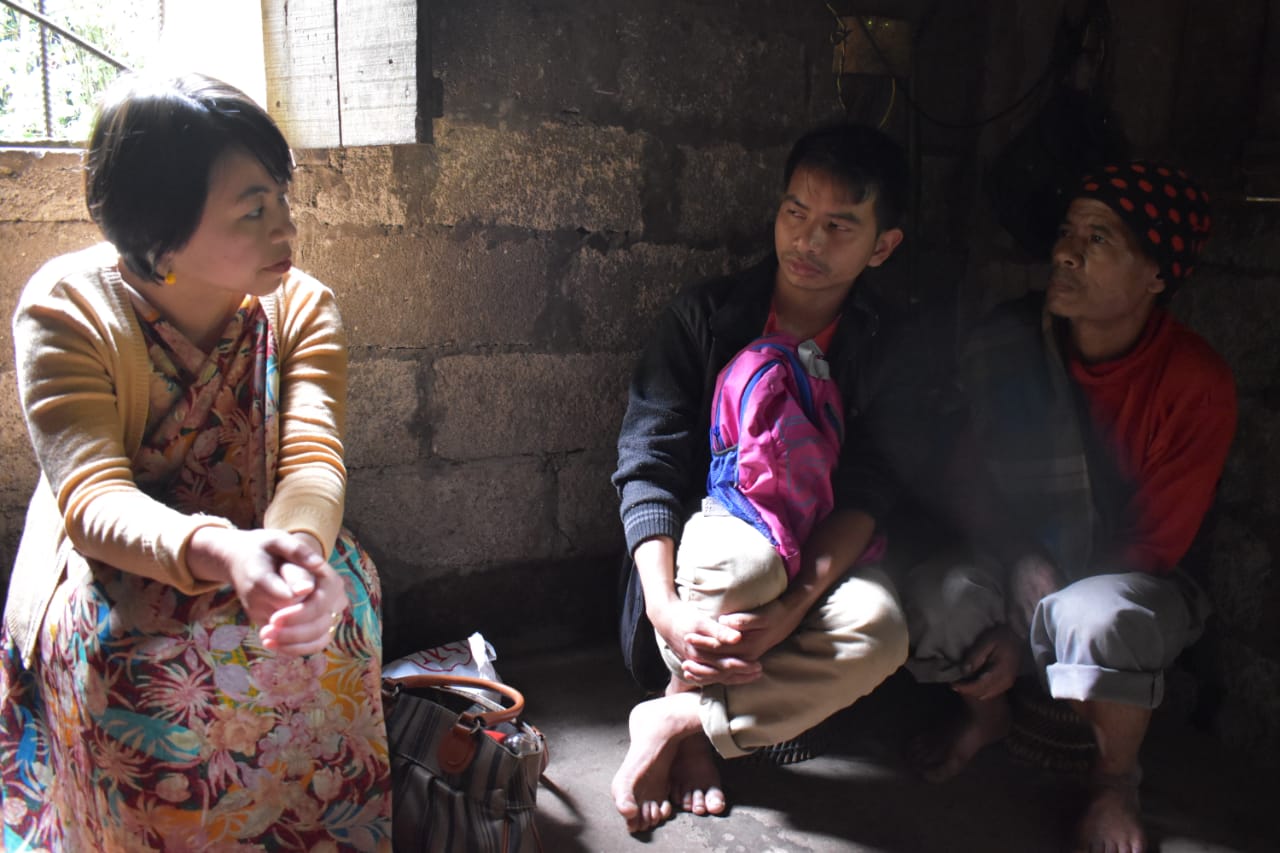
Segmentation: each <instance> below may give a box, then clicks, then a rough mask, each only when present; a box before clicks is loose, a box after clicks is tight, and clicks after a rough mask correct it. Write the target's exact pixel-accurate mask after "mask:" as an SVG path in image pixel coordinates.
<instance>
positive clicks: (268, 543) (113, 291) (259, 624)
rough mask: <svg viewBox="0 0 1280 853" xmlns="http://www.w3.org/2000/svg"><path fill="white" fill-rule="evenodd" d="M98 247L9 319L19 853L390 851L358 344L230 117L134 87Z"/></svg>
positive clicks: (249, 120)
mask: <svg viewBox="0 0 1280 853" xmlns="http://www.w3.org/2000/svg"><path fill="white" fill-rule="evenodd" d="M85 163H86V181H85V186H86V196H87V201H88V204H89V209H90V213H91V215H92V217H93V220H94V222H96V223H97V224H98V226H99V228H100V229H101V230H102V232H103V235H104V236H105V237H106V238H107V241H108V242H106V243H102V244H100V245H98V246H95V247H93V248H90V249H87V250H84V251H81V252H76V253H73V254H70V255H65V256H62V257H60V258H57V259H55V260H53V261H51V262H49V263H48V264H46V265H45V266H44V267H43V268H42V269H41V270H40V271H39V272H37V273H36V275H35V276H34V277H33V278H32V279H31V281H30V282H29V283H28V284H27V286H26V288H25V289H24V291H23V294H22V297H21V300H20V302H19V305H18V309H17V311H16V313H15V316H14V321H13V332H14V346H15V349H16V354H17V359H16V372H17V377H18V386H19V392H20V397H21V404H22V411H23V416H24V418H25V420H26V423H27V427H28V430H29V432H30V435H31V441H32V446H33V448H34V450H35V454H36V458H37V461H38V463H39V466H40V471H41V478H40V482H39V484H38V485H37V486H36V491H35V494H34V496H33V497H32V500H31V505H30V507H29V509H28V514H27V522H26V526H25V527H24V530H23V537H22V543H21V545H20V547H19V552H18V557H17V560H16V562H15V566H14V570H13V575H12V578H11V581H10V587H9V597H8V601H7V602H6V606H5V619H4V628H3V634H2V635H0V656H2V657H0V696H2V697H3V704H2V705H0V749H2V750H3V753H4V754H5V755H6V756H8V758H7V759H6V762H5V763H4V766H3V767H0V789H2V790H3V795H4V804H3V807H4V816H5V846H6V848H10V849H12V848H21V849H68V850H117V849H121V850H123V849H130V850H136V849H160V848H165V849H179V848H180V849H193V850H194V849H201V850H205V849H209V850H212V849H218V850H222V849H233V848H234V849H305V850H335V851H336V850H338V849H358V850H389V849H390V811H391V804H390V770H389V764H388V758H387V742H386V732H385V727H384V723H383V715H382V705H381V698H380V691H379V684H380V669H379V659H380V655H381V624H380V612H379V611H380V590H379V585H378V576H377V573H376V570H375V568H374V566H373V563H372V561H371V560H370V559H369V558H368V555H367V554H366V553H365V552H364V551H363V550H362V549H361V548H360V546H359V545H358V544H357V543H356V542H355V540H354V539H353V538H352V537H351V535H350V534H349V533H348V532H347V531H346V530H345V529H343V528H342V511H343V502H344V493H345V485H346V470H345V467H344V465H343V460H342V453H343V447H342V439H341V431H342V422H343V415H344V409H345V396H346V357H347V352H346V342H345V339H344V336H343V332H342V324H341V319H340V316H339V314H338V310H337V306H336V304H335V301H334V297H333V293H332V292H331V291H330V290H329V289H328V288H327V287H325V286H324V285H322V284H321V283H320V282H318V281H316V280H315V279H313V278H311V277H310V276H308V275H306V274H305V273H302V272H300V271H299V270H297V269H294V268H293V267H292V241H293V239H294V237H295V236H296V234H297V230H296V228H295V227H294V225H293V221H292V218H291V215H290V212H289V203H288V196H287V190H288V186H289V181H290V178H291V176H292V170H293V163H292V158H291V155H290V152H289V148H288V145H287V143H286V142H285V140H284V137H283V136H282V135H281V134H280V131H279V130H278V129H277V128H276V126H275V124H274V122H272V120H271V118H270V117H269V116H268V115H267V114H266V113H265V112H264V111H263V110H262V109H261V108H260V107H258V106H257V105H256V104H255V103H254V102H253V101H252V100H251V99H249V98H248V96H246V95H245V94H244V93H242V92H240V91H239V90H237V89H235V88H233V87H231V86H228V85H226V84H224V83H221V82H219V81H216V80H213V79H210V78H207V77H202V76H199V75H190V76H186V77H182V78H179V79H174V80H164V81H155V80H151V81H148V80H145V79H143V78H137V77H126V78H124V79H122V80H121V81H119V82H118V83H117V84H116V85H115V86H114V87H113V88H112V89H111V91H110V92H109V93H108V95H107V97H106V99H105V100H104V103H103V105H102V107H101V109H100V111H99V115H98V118H97V121H96V123H95V126H94V130H93V134H92V137H91V139H90V144H89V150H88V152H87V154H86V158H85Z"/></svg>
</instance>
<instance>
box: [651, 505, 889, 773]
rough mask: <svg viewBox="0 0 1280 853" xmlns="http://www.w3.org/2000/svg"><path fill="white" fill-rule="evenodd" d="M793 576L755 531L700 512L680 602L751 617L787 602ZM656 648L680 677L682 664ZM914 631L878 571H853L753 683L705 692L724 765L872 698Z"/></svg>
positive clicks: (691, 525) (707, 725)
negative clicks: (789, 576) (777, 602)
mask: <svg viewBox="0 0 1280 853" xmlns="http://www.w3.org/2000/svg"><path fill="white" fill-rule="evenodd" d="M786 587H787V574H786V569H785V568H784V567H783V564H782V560H781V559H780V558H779V557H778V554H777V551H776V550H774V548H773V546H772V545H770V544H769V542H768V540H766V539H765V538H764V537H763V536H761V535H760V534H759V533H757V532H756V531H755V530H754V529H753V528H752V527H751V525H749V524H747V523H746V522H743V521H739V520H738V519H736V518H734V517H733V516H730V515H718V514H705V513H697V514H695V515H694V516H693V518H691V519H690V520H689V522H688V523H687V524H686V525H685V530H684V536H683V537H682V538H681V542H680V548H679V550H678V551H677V555H676V588H677V591H678V592H679V594H680V596H681V597H682V598H684V599H685V600H687V601H692V602H694V603H695V604H696V605H697V606H698V607H699V608H700V609H702V610H704V611H706V612H707V613H709V614H711V615H713V616H719V615H721V614H724V613H736V612H742V611H746V610H753V609H755V608H757V607H759V606H761V605H762V604H765V603H767V602H769V601H772V600H773V599H775V598H777V597H778V596H779V595H781V594H782V593H783V592H784V591H785V590H786ZM658 644H659V646H660V647H662V649H663V657H664V659H666V661H667V665H668V667H670V668H671V670H672V672H673V673H679V671H680V661H679V660H678V659H677V658H676V657H675V655H674V654H673V653H672V652H671V650H670V649H668V648H666V646H665V644H664V643H663V642H662V638H661V637H658ZM906 656H907V630H906V621H905V620H904V619H903V616H902V610H901V608H900V607H899V605H898V598H897V593H896V591H895V590H894V587H893V583H892V582H891V581H890V580H889V577H888V575H886V574H885V573H884V571H882V570H881V568H880V567H879V565H877V564H874V563H872V564H868V565H859V566H855V567H854V568H853V569H851V570H850V571H849V573H848V574H846V575H845V577H844V578H842V579H841V580H839V581H837V582H836V583H835V584H834V585H833V586H832V587H831V589H829V590H828V591H827V593H826V595H824V596H823V597H822V598H821V599H819V600H818V603H817V604H815V605H814V606H813V608H811V609H810V610H809V612H808V613H807V614H805V617H804V620H803V621H802V622H801V623H800V626H799V627H798V628H797V629H796V630H795V632H794V633H793V634H792V635H791V636H790V637H788V638H787V639H786V640H784V641H783V642H781V643H779V644H778V645H777V646H775V647H774V648H772V649H770V650H769V651H768V652H766V653H765V654H764V655H763V656H762V657H761V658H760V664H761V666H762V667H763V669H764V673H763V674H762V675H761V676H760V678H758V679H756V680H755V681H752V682H749V683H747V684H733V685H723V684H716V685H710V686H708V687H704V688H702V691H701V702H700V705H699V716H700V718H701V721H702V729H703V731H704V732H705V733H706V735H707V737H708V738H709V739H710V741H711V743H712V745H713V746H714V747H715V748H716V751H717V752H719V753H720V754H721V755H722V756H724V757H725V758H734V757H736V756H739V755H745V754H747V753H749V752H751V751H752V750H754V749H759V748H760V747H765V746H770V745H772V744H775V743H782V742H784V741H787V740H790V739H791V738H794V737H796V736H798V735H800V734H802V733H804V732H805V731H807V730H808V729H810V728H812V727H814V726H816V725H817V724H818V723H821V722H822V721H823V720H825V719H826V718H827V717H829V716H831V715H832V714H834V713H835V712H836V711H839V710H841V709H843V708H846V707H848V706H849V705H852V704H853V702H854V701H855V700H856V699H858V698H860V697H862V696H864V695H866V694H868V693H870V692H871V691H872V690H873V689H875V687H876V686H877V685H879V684H880V682H882V681H884V680H885V679H886V678H888V677H889V676H890V675H892V674H893V672H894V671H895V670H896V669H897V668H898V667H899V666H901V665H902V663H903V661H904V660H905V659H906Z"/></svg>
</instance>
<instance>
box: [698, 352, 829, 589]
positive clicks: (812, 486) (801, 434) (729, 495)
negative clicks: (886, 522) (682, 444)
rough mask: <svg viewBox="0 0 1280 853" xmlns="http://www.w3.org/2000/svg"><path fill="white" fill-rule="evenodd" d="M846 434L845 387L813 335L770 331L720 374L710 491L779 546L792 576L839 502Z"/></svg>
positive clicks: (712, 435)
mask: <svg viewBox="0 0 1280 853" xmlns="http://www.w3.org/2000/svg"><path fill="white" fill-rule="evenodd" d="M843 440H844V414H843V407H842V406H841V404H840V388H839V386H838V385H836V382H835V380H834V379H832V378H831V374H830V370H829V369H828V367H827V363H826V362H825V361H824V360H823V358H822V351H821V350H819V349H818V346H817V344H815V343H814V342H813V341H806V342H804V343H803V344H801V343H799V342H797V341H796V340H795V339H794V338H792V337H790V336H788V335H782V334H771V335H765V336H764V337H760V338H757V339H756V340H754V341H752V342H751V343H750V344H748V345H747V346H746V347H745V348H744V349H743V350H742V351H741V352H739V353H738V354H737V355H735V356H734V357H733V358H732V359H731V360H730V361H729V363H728V364H726V365H725V366H724V369H723V370H721V371H720V375H719V377H718V378H717V379H716V390H715V397H714V408H713V409H712V412H711V470H710V472H709V473H708V474H707V494H708V495H709V496H710V497H712V498H715V499H716V500H717V501H719V502H720V503H721V504H722V505H723V506H724V507H725V508H726V509H727V510H728V511H729V512H730V513H732V514H733V515H734V516H736V517H738V518H740V519H742V520H743V521H745V522H747V523H748V524H750V525H751V526H753V527H754V528H755V529H756V530H759V531H760V533H761V534H763V535H764V536H765V537H766V538H767V539H768V540H769V541H770V542H771V543H772V544H773V545H774V547H776V548H777V549H778V553H779V555H781V557H782V560H783V562H784V563H785V564H786V567H787V576H788V577H789V578H793V577H795V575H796V572H797V571H799V568H800V548H801V546H803V545H804V542H805V540H807V539H808V538H809V534H810V533H811V532H812V531H813V528H814V525H816V524H817V523H818V522H819V521H821V520H822V519H823V518H824V517H825V516H826V515H827V513H829V512H831V508H832V506H833V505H834V497H833V494H832V486H831V474H832V472H833V471H834V470H835V468H836V464H837V463H838V461H839V458H840V445H841V442H842V441H843Z"/></svg>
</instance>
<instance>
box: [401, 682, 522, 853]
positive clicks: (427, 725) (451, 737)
mask: <svg viewBox="0 0 1280 853" xmlns="http://www.w3.org/2000/svg"><path fill="white" fill-rule="evenodd" d="M493 697H497V698H493ZM383 698H384V701H385V703H386V708H387V711H386V715H387V740H388V743H389V744H390V749H391V784H392V789H393V792H394V802H393V808H392V840H393V845H394V848H395V850H396V851H397V853H418V851H423V853H535V852H536V853H540V851H541V850H542V842H541V840H540V839H539V838H538V828H537V825H536V823H535V821H534V817H535V807H536V802H535V801H536V798H537V791H538V779H539V777H540V776H541V775H542V770H543V769H544V768H545V767H546V764H547V746H546V740H545V739H544V738H543V736H542V733H541V732H539V731H538V730H537V729H536V728H534V727H533V726H532V725H530V724H528V723H525V722H522V721H521V720H520V714H521V712H522V711H523V710H524V697H523V696H522V695H521V694H520V692H519V691H518V690H516V689H514V688H512V687H510V686H509V685H506V684H502V683H499V682H495V681H489V680H487V679H483V678H470V677H466V676H456V675H414V676H408V677H405V678H398V679H392V678H388V679H384V682H383Z"/></svg>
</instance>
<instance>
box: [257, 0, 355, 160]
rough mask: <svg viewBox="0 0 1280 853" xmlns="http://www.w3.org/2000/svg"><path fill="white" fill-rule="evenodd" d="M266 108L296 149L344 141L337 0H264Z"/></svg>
mask: <svg viewBox="0 0 1280 853" xmlns="http://www.w3.org/2000/svg"><path fill="white" fill-rule="evenodd" d="M262 30H263V42H264V49H265V54H266V68H267V111H268V112H270V113H271V116H272V117H273V118H274V119H275V120H276V122H277V123H278V124H279V125H280V129H281V130H282V131H283V132H284V135H285V138H286V139H288V140H289V144H290V145H292V146H294V147H295V148H323V147H332V146H337V145H340V144H341V143H342V136H341V127H340V121H339V118H340V117H339V111H338V60H337V41H336V37H335V31H334V11H333V0H262Z"/></svg>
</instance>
